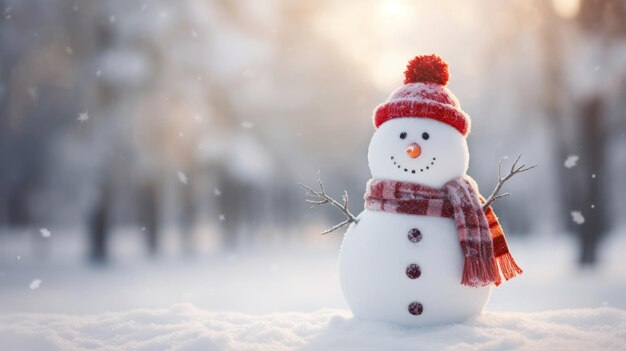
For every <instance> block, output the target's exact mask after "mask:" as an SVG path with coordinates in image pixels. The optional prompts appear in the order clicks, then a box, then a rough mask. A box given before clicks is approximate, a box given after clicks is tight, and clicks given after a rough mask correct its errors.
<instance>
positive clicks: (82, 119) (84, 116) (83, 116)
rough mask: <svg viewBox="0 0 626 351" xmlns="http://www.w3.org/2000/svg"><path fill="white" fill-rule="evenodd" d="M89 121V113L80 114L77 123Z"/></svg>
mask: <svg viewBox="0 0 626 351" xmlns="http://www.w3.org/2000/svg"><path fill="white" fill-rule="evenodd" d="M88 119H89V112H86V111H85V112H82V113H79V114H78V118H76V120H77V121H79V122H80V123H83V122H87V120H88Z"/></svg>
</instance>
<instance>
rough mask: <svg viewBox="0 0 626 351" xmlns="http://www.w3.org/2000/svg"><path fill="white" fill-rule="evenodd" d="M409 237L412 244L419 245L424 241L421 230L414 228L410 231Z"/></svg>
mask: <svg viewBox="0 0 626 351" xmlns="http://www.w3.org/2000/svg"><path fill="white" fill-rule="evenodd" d="M407 237H408V238H409V241H410V242H412V243H417V242H419V241H421V240H422V232H420V230H419V229H416V228H413V229H411V230H409V233H408V234H407Z"/></svg>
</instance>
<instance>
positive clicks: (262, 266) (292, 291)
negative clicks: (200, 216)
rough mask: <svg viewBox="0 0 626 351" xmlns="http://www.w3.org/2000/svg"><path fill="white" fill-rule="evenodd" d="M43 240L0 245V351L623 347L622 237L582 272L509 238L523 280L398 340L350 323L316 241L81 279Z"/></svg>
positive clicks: (538, 245) (332, 263)
mask: <svg viewBox="0 0 626 351" xmlns="http://www.w3.org/2000/svg"><path fill="white" fill-rule="evenodd" d="M51 231H52V233H53V235H52V236H51V237H50V238H48V239H46V240H50V242H49V243H50V244H51V247H50V248H48V249H47V250H48V252H47V253H46V254H45V255H41V254H40V253H41V252H43V251H41V250H40V249H37V250H32V249H29V247H31V246H29V245H22V244H19V243H18V242H16V241H15V240H14V239H11V240H9V239H7V238H8V236H2V235H0V345H8V346H11V347H10V349H12V350H56V349H61V350H83V349H104V350H106V349H116V350H119V349H132V350H134V349H142V350H169V349H181V350H290V349H304V350H369V349H372V350H380V349H393V350H403V349H415V348H419V349H426V350H429V349H433V350H441V349H446V348H449V349H455V350H456V349H489V350H510V349H532V350H541V349H547V348H551V349H574V350H576V349H590V350H597V349H601V350H618V349H621V350H624V349H626V298H625V296H626V255H623V254H622V252H623V248H624V247H626V235H623V234H621V235H618V234H615V235H612V236H611V237H610V238H609V240H607V241H606V242H605V243H604V245H603V251H602V262H601V265H600V266H599V267H598V268H597V269H593V270H583V271H581V270H578V269H576V268H575V266H574V265H573V264H572V263H573V262H574V261H575V247H574V245H573V242H572V241H571V240H570V239H569V238H568V237H565V236H554V235H539V234H537V235H534V236H532V237H528V238H513V240H511V247H512V250H513V253H514V254H515V257H516V259H517V260H518V262H519V263H520V265H522V267H523V268H524V269H525V273H524V275H522V276H521V277H519V278H516V279H514V280H512V281H510V282H507V283H506V284H503V285H502V286H501V287H499V288H497V289H494V292H493V293H492V297H491V300H490V302H489V304H488V305H487V308H486V312H485V313H484V314H483V315H482V316H480V317H479V318H478V319H476V320H473V321H468V322H466V323H464V324H459V325H451V326H443V327H437V328H426V329H413V330H411V329H403V328H399V327H396V326H392V325H385V324H379V323H374V322H360V321H356V320H353V319H351V315H350V312H349V311H348V309H347V306H346V305H345V302H344V301H343V298H342V296H341V291H340V287H339V282H338V274H337V254H338V247H339V242H338V241H337V240H334V239H332V238H329V237H323V238H319V239H316V241H312V242H306V243H302V242H301V243H299V244H295V245H282V246H278V247H275V248H273V249H267V248H266V249H263V250H261V249H256V250H248V251H240V252H238V253H231V254H224V253H214V254H209V255H196V256H192V257H188V256H183V255H170V254H166V255H163V256H161V257H160V258H157V259H147V258H143V256H141V255H138V254H137V252H132V251H128V252H126V254H125V255H123V256H121V257H118V258H116V260H115V262H114V263H113V264H111V265H110V266H108V267H94V266H89V265H85V264H83V263H84V261H83V259H82V256H80V255H78V256H77V255H75V254H68V252H70V251H72V250H70V249H68V247H69V246H68V245H70V242H72V241H71V240H70V241H67V240H62V239H60V238H61V235H60V234H58V235H57V233H59V231H58V230H51ZM619 233H623V232H619ZM127 244H128V243H125V244H124V247H127V249H128V247H131V246H132V245H127ZM70 246H71V245H70ZM64 250H66V251H64ZM67 250H69V251H67ZM18 255H19V256H20V258H19V259H18V258H17V256H18ZM37 279H39V280H41V282H40V284H39V285H38V287H37V288H35V289H31V283H32V282H33V281H35V280H37ZM0 348H2V349H5V347H0Z"/></svg>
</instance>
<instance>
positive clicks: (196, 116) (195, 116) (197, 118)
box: [193, 113, 202, 123]
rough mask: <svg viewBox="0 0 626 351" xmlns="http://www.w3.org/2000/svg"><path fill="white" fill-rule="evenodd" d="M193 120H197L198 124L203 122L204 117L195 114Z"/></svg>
mask: <svg viewBox="0 0 626 351" xmlns="http://www.w3.org/2000/svg"><path fill="white" fill-rule="evenodd" d="M193 119H195V120H196V122H198V123H200V122H202V116H200V115H199V114H197V113H194V114H193Z"/></svg>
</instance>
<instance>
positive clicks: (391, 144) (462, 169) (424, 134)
mask: <svg viewBox="0 0 626 351" xmlns="http://www.w3.org/2000/svg"><path fill="white" fill-rule="evenodd" d="M368 161H369V166H370V170H371V172H372V177H373V178H375V179H389V180H396V181H402V182H410V183H420V184H423V185H427V186H430V187H435V188H441V187H443V185H444V184H446V183H447V182H449V181H450V180H452V179H455V178H458V177H461V176H463V175H464V174H465V173H466V172H467V166H468V163H469V152H468V149H467V141H466V138H465V136H463V134H461V133H460V132H459V131H458V130H457V129H455V128H454V127H452V126H450V125H448V124H446V123H443V122H440V121H438V120H435V119H431V118H415V117H406V118H394V119H391V120H389V121H387V122H385V123H383V124H382V125H380V126H379V128H378V129H377V130H376V132H374V136H373V137H372V141H371V142H370V146H369V151H368Z"/></svg>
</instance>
